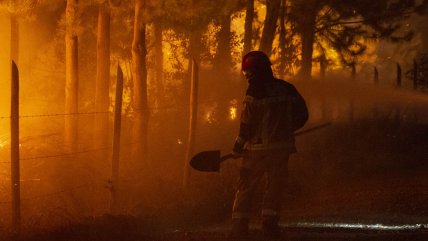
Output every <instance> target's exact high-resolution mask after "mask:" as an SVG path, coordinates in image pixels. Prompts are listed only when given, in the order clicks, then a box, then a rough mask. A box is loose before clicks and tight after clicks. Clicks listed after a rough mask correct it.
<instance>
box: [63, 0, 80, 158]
mask: <svg viewBox="0 0 428 241" xmlns="http://www.w3.org/2000/svg"><path fill="white" fill-rule="evenodd" d="M76 14H77V0H67V8H66V23H67V26H66V33H65V113H66V114H69V115H66V116H65V133H64V139H65V140H64V142H65V146H66V149H67V150H68V151H70V152H74V151H76V149H77V123H78V122H77V115H75V114H76V113H77V105H78V59H77V54H78V50H77V33H76V32H75V28H76V18H77V17H76Z"/></svg>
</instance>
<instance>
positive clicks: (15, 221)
mask: <svg viewBox="0 0 428 241" xmlns="http://www.w3.org/2000/svg"><path fill="white" fill-rule="evenodd" d="M11 86H12V95H11V108H10V117H11V118H10V130H11V135H10V136H11V137H10V144H11V145H10V154H11V181H12V189H11V190H12V225H13V226H12V227H13V230H14V231H15V232H16V233H19V231H20V228H21V198H20V196H21V195H20V183H19V182H20V181H19V180H20V173H19V72H18V67H17V66H16V64H15V62H13V61H12V83H11Z"/></svg>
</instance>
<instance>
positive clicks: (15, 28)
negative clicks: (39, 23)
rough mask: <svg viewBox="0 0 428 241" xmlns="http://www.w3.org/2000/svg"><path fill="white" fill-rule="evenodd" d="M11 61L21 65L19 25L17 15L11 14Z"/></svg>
mask: <svg viewBox="0 0 428 241" xmlns="http://www.w3.org/2000/svg"><path fill="white" fill-rule="evenodd" d="M10 59H11V60H13V61H14V62H15V63H17V64H18V63H19V23H18V19H17V17H16V14H14V13H11V14H10Z"/></svg>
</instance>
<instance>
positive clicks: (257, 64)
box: [241, 51, 272, 70]
mask: <svg viewBox="0 0 428 241" xmlns="http://www.w3.org/2000/svg"><path fill="white" fill-rule="evenodd" d="M271 65H272V63H271V62H270V60H269V57H268V56H267V55H266V54H265V53H263V52H262V51H251V52H249V53H248V54H246V55H244V57H243V58H242V65H241V69H242V70H248V69H252V70H254V69H264V68H270V66H271Z"/></svg>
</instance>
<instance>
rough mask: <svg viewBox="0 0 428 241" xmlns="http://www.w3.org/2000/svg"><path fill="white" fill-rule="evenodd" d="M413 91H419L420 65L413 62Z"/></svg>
mask: <svg viewBox="0 0 428 241" xmlns="http://www.w3.org/2000/svg"><path fill="white" fill-rule="evenodd" d="M413 89H414V90H417V89H418V63H417V62H416V60H413Z"/></svg>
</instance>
